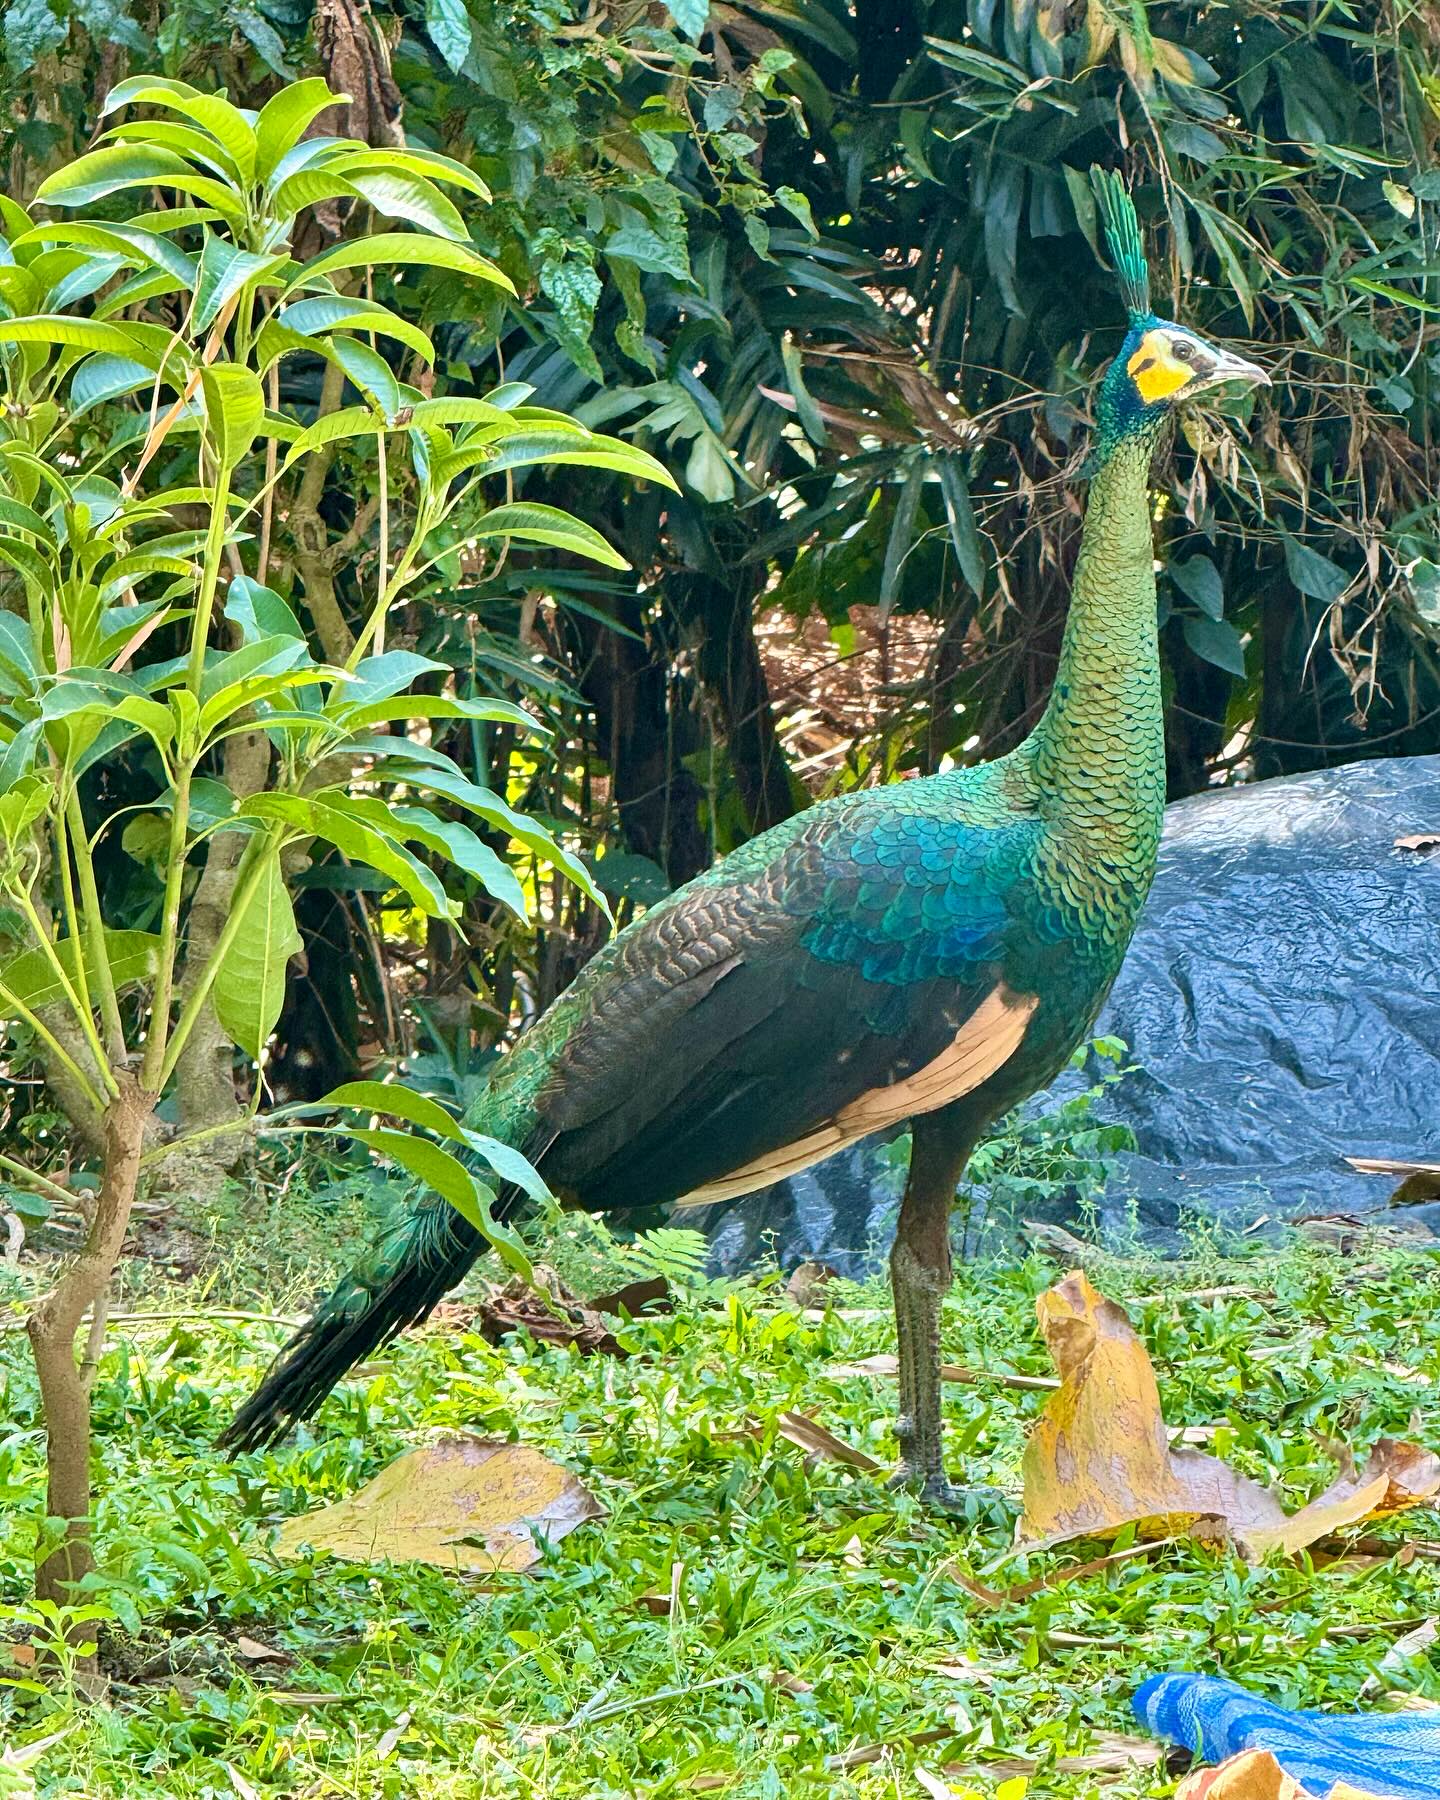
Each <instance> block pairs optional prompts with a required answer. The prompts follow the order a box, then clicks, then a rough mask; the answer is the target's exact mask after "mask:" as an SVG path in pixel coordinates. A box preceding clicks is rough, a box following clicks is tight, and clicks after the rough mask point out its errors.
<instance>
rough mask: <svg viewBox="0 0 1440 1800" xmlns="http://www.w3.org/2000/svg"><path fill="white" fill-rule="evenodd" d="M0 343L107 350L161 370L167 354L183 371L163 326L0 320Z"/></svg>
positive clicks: (64, 317)
mask: <svg viewBox="0 0 1440 1800" xmlns="http://www.w3.org/2000/svg"><path fill="white" fill-rule="evenodd" d="M0 343H3V344H59V345H61V346H62V347H63V348H65V349H68V350H107V351H109V352H110V353H111V354H112V355H115V356H127V357H129V358H130V359H131V360H132V361H134V362H138V363H143V364H144V365H145V366H146V367H147V368H149V369H152V370H154V369H158V368H159V367H160V366H161V362H162V360H163V359H164V357H165V355H166V353H167V351H168V352H171V353H172V355H171V362H170V366H171V368H172V369H174V370H176V371H177V372H179V371H180V369H181V367H182V362H181V358H180V355H179V352H178V347H177V346H176V345H175V343H174V339H173V337H172V334H171V333H170V332H168V331H166V330H165V329H164V327H163V326H160V325H142V324H138V323H132V324H125V325H117V324H114V323H112V322H111V321H109V320H107V319H76V318H72V317H70V315H69V314H68V313H39V314H37V315H36V316H35V317H33V318H29V319H0Z"/></svg>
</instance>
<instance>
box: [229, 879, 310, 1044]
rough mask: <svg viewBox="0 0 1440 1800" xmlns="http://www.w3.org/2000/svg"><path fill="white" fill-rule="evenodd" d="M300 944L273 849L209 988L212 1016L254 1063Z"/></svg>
mask: <svg viewBox="0 0 1440 1800" xmlns="http://www.w3.org/2000/svg"><path fill="white" fill-rule="evenodd" d="M303 948H304V944H303V941H302V940H301V937H300V933H299V932H298V931H297V930H296V928H295V909H294V908H293V907H292V906H291V904H290V895H289V893H288V892H287V890H286V887H285V876H284V873H283V872H282V870H281V867H280V856H279V852H278V851H277V852H275V853H273V854H270V855H267V856H266V858H265V865H264V869H263V871H262V873H261V874H260V876H259V878H258V883H257V885H256V887H255V888H254V889H253V890H252V892H251V894H250V897H249V900H248V902H247V904H246V906H245V911H244V915H243V917H242V920H241V923H240V926H239V928H238V930H237V933H236V936H235V938H234V939H233V941H232V942H231V944H230V947H229V949H228V950H227V951H226V953H225V959H224V961H223V962H222V963H221V964H220V967H219V969H218V971H217V972H216V975H215V986H214V988H213V989H212V990H211V992H212V994H213V996H214V1000H215V1016H216V1017H217V1018H218V1019H219V1021H220V1023H221V1025H223V1026H224V1028H225V1030H226V1031H227V1032H228V1033H229V1034H230V1037H231V1039H232V1041H233V1042H235V1043H237V1044H238V1045H239V1046H240V1048H241V1049H242V1050H243V1051H244V1052H245V1054H246V1055H247V1056H250V1057H253V1058H254V1059H255V1061H257V1062H258V1061H259V1060H260V1056H261V1053H262V1052H263V1050H264V1048H265V1045H266V1044H267V1043H268V1042H269V1039H270V1033H271V1032H272V1031H273V1030H274V1029H275V1024H276V1021H277V1020H278V1019H279V1017H280V1009H281V1007H283V1006H284V1004H285V973H286V967H287V965H288V963H289V961H290V958H291V957H292V956H295V955H297V954H298V953H299V952H300V951H301V950H302V949H303Z"/></svg>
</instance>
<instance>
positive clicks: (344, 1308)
mask: <svg viewBox="0 0 1440 1800" xmlns="http://www.w3.org/2000/svg"><path fill="white" fill-rule="evenodd" d="M1096 191H1097V194H1098V196H1099V199H1100V203H1101V214H1102V218H1103V221H1104V224H1105V230H1106V237H1107V241H1108V244H1109V249H1110V255H1111V259H1112V261H1113V263H1114V265H1115V269H1116V272H1117V276H1118V281H1119V285H1120V289H1121V294H1122V297H1123V299H1124V301H1125V305H1126V310H1127V312H1128V314H1129V334H1128V336H1127V337H1126V339H1125V341H1124V344H1123V346H1122V348H1121V351H1120V354H1119V356H1118V357H1117V358H1116V360H1115V362H1114V364H1113V366H1112V367H1111V369H1110V370H1109V372H1108V374H1107V375H1106V377H1105V380H1104V382H1103V384H1102V387H1101V389H1100V396H1099V408H1098V433H1097V442H1096V454H1095V457H1094V461H1093V478H1092V485H1091V489H1090V497H1089V504H1088V507H1087V509H1086V514H1085V527H1084V536H1083V540H1082V543H1081V549H1080V557H1079V561H1078V563H1077V566H1076V570H1075V580H1074V589H1073V593H1072V597H1071V602H1070V612H1069V619H1068V622H1067V624H1066V628H1065V636H1064V642H1063V645H1062V648H1061V652H1060V661H1059V667H1058V669H1057V672H1056V677H1055V687H1054V691H1053V693H1052V695H1051V697H1050V700H1049V703H1048V705H1047V707H1046V710H1045V713H1044V715H1043V717H1042V718H1041V720H1040V722H1039V724H1038V725H1037V726H1036V728H1035V730H1034V732H1033V733H1032V734H1031V736H1030V737H1029V738H1028V739H1027V740H1026V741H1025V742H1024V743H1023V744H1021V745H1020V746H1019V748H1018V749H1016V750H1014V751H1012V752H1011V753H1010V754H1009V755H1007V756H1004V757H1002V758H1000V759H999V760H998V761H995V762H992V763H987V764H982V765H980V766H978V767H975V768H965V769H956V770H953V771H951V772H948V773H944V774H940V775H934V776H931V777H929V778H927V779H924V780H917V781H909V782H903V783H900V784H898V785H896V786H892V787H884V788H876V789H869V790H866V791H862V792H858V793H853V794H847V795H845V796H843V797H841V798H838V799H834V800H829V801H826V802H824V803H822V804H819V805H816V806H814V807H811V808H810V809H809V810H808V811H806V812H803V813H801V814H800V815H799V816H798V817H796V818H794V819H790V820H787V821H786V822H785V823H784V824H781V825H778V826H776V827H775V828H774V829H773V830H770V831H767V832H765V833H764V834H763V835H762V836H760V837H757V838H755V839H753V840H752V841H751V842H749V843H747V844H745V845H743V846H742V847H741V848H740V849H738V850H736V851H734V852H732V853H731V854H730V855H729V856H727V857H725V858H724V859H723V860H722V861H720V862H719V863H717V864H716V865H715V867H714V868H713V869H711V870H709V871H708V872H707V873H705V874H703V875H701V876H699V877H698V878H697V879H695V880H694V881H692V882H690V883H689V884H688V885H687V886H685V887H683V888H681V889H680V890H679V891H678V892H676V893H675V894H672V895H671V896H670V897H669V898H668V899H666V900H664V901H663V902H661V903H660V904H659V905H657V906H654V907H652V908H651V910H650V911H649V912H647V913H646V914H645V916H644V917H643V918H641V919H639V920H637V921H636V922H635V923H634V924H632V925H630V926H628V927H627V928H626V929H625V930H624V931H622V932H621V933H620V934H619V935H618V936H617V937H616V938H615V939H614V940H613V941H612V942H611V943H610V944H609V945H608V946H607V948H606V949H604V950H603V951H602V952H601V953H600V954H599V955H598V956H597V957H596V958H595V959H594V961H593V962H591V963H590V964H589V966H588V967H587V968H586V969H585V970H584V971H583V972H582V973H581V974H580V975H579V976H578V978H577V979H576V980H575V982H574V983H573V984H572V986H571V987H570V988H568V989H567V990H566V992H565V993H563V994H562V995H561V996H560V997H559V998H558V999H557V1000H556V1001H555V1003H554V1004H553V1005H552V1006H551V1007H550V1009H549V1010H548V1012H546V1013H545V1015H544V1016H543V1017H542V1018H541V1019H540V1020H539V1022H538V1023H537V1024H536V1025H535V1026H534V1027H533V1028H532V1029H531V1030H530V1031H529V1032H528V1033H527V1034H526V1035H525V1036H523V1037H522V1038H521V1040H520V1041H519V1043H518V1044H517V1045H516V1047H515V1049H514V1050H513V1051H512V1052H511V1053H510V1055H509V1056H508V1057H507V1058H506V1059H505V1061H504V1062H503V1064H502V1065H501V1068H500V1070H499V1073H498V1074H497V1075H496V1076H495V1078H494V1079H493V1081H492V1082H491V1083H490V1085H489V1087H488V1089H487V1091H486V1092H485V1093H484V1094H483V1095H482V1096H481V1098H480V1100H479V1102H478V1103H477V1105H476V1106H475V1108H474V1109H473V1110H472V1115H471V1118H470V1123H471V1124H472V1125H473V1126H474V1127H475V1128H476V1129H478V1130H481V1131H484V1132H486V1133H488V1134H490V1135H491V1136H494V1137H498V1138H501V1139H503V1140H504V1141H505V1142H506V1143H507V1144H510V1145H513V1146H515V1147H516V1148H518V1149H520V1150H522V1151H524V1152H525V1154H526V1155H527V1156H528V1157H529V1158H530V1159H531V1161H532V1162H533V1163H534V1164H535V1165H536V1166H537V1167H538V1168H539V1170H540V1171H541V1173H542V1174H543V1176H544V1177H545V1179H546V1181H547V1182H548V1183H549V1185H550V1187H551V1188H552V1189H553V1190H554V1191H555V1192H556V1193H557V1194H559V1195H561V1196H562V1197H564V1198H566V1199H568V1200H570V1201H573V1202H574V1203H575V1204H577V1205H579V1206H581V1207H584V1208H587V1209H589V1210H591V1211H598V1212H605V1213H619V1214H623V1213H625V1212H627V1211H629V1210H631V1209H636V1208H642V1207H645V1208H648V1207H653V1206H655V1205H657V1204H658V1203H665V1202H676V1203H683V1204H686V1205H693V1204H699V1203H704V1202H707V1201H711V1200H717V1199H722V1198H727V1197H730V1196H733V1195H738V1194H743V1193H746V1192H748V1191H750V1190H751V1189H754V1188H758V1187H761V1186H763V1185H765V1184H766V1183H768V1182H772V1181H775V1180H777V1179H778V1178H779V1177H781V1176H783V1175H787V1174H791V1173H793V1172H795V1171H796V1170H799V1169H802V1168H804V1167H806V1166H807V1165H809V1164H811V1163H814V1162H817V1161H819V1160H820V1159H821V1158H822V1157H826V1156H829V1155H831V1154H833V1153H834V1152H835V1151H837V1150H839V1149H841V1148H842V1147H843V1146H845V1145H847V1144H850V1143H852V1142H854V1141H855V1140H856V1139H858V1138H862V1137H865V1136H867V1135H868V1134H869V1133H871V1132H876V1131H881V1130H883V1129H885V1128H887V1127H890V1126H894V1125H896V1124H898V1123H899V1122H901V1121H902V1120H909V1121H911V1122H912V1125H913V1132H914V1148H913V1153H912V1157H911V1163H910V1171H909V1178H908V1183H907V1186H906V1190H905V1196H904V1200H903V1203H902V1206H901V1210H900V1218H899V1223H898V1228H897V1231H896V1237H895V1245H894V1249H893V1252H892V1254H891V1259H890V1268H891V1278H892V1282H893V1287H894V1295H895V1320H896V1329H897V1332H898V1347H899V1364H900V1372H899V1384H900V1416H899V1422H898V1426H897V1435H898V1439H899V1445H900V1450H901V1464H900V1470H899V1473H898V1475H897V1477H896V1479H897V1482H903V1483H905V1484H907V1485H910V1486H913V1487H914V1488H916V1489H918V1491H919V1492H920V1494H921V1495H922V1496H923V1498H924V1499H925V1500H926V1501H927V1502H929V1503H931V1504H932V1505H935V1506H937V1507H939V1508H941V1509H951V1508H953V1507H954V1506H955V1505H957V1504H959V1502H960V1500H961V1498H962V1495H961V1491H960V1490H958V1489H955V1488H952V1487H951V1485H950V1483H949V1482H948V1480H947V1478H946V1473H945V1466H944V1460H943V1456H942V1440H941V1413H940V1307H941V1301H942V1299H943V1297H944V1294H945V1292H946V1290H947V1287H948V1285H949V1281H950V1232H949V1219H950V1211H951V1205H952V1202H953V1199H954V1195H955V1189H956V1185H957V1183H958V1181H959V1179H960V1176H961V1174H962V1172H963V1170H964V1167H965V1163H966V1159H967V1158H968V1156H969V1154H970V1151H971V1149H972V1148H973V1146H974V1145H975V1143H976V1142H977V1141H978V1139H979V1138H980V1137H981V1135H982V1134H983V1133H984V1132H985V1131H986V1129H987V1128H988V1127H989V1126H991V1125H992V1124H993V1123H994V1121H995V1120H996V1119H998V1118H999V1117H1000V1116H1001V1114H1003V1113H1005V1112H1006V1111H1008V1110H1009V1109H1010V1108H1011V1107H1013V1106H1015V1105H1016V1104H1017V1103H1018V1102H1019V1101H1021V1100H1023V1099H1025V1098H1026V1097H1028V1096H1029V1095H1031V1094H1033V1093H1035V1092H1036V1090H1037V1089H1039V1088H1042V1087H1044V1086H1045V1085H1046V1084H1047V1083H1048V1082H1050V1081H1051V1080H1053V1079H1054V1077H1055V1076H1056V1074H1058V1072H1059V1071H1060V1070H1061V1069H1062V1068H1063V1067H1064V1066H1065V1064H1066V1061H1067V1060H1068V1058H1069V1057H1070V1055H1071V1054H1072V1052H1073V1051H1074V1049H1075V1048H1076V1046H1077V1045H1078V1044H1080V1043H1081V1042H1082V1041H1083V1040H1084V1038H1085V1036H1086V1034H1087V1033H1088V1031H1089V1029H1090V1027H1091V1026H1092V1024H1093V1023H1094V1020H1095V1016H1096V1014H1097V1012H1098V1011H1099V1009H1100V1005H1101V1002H1102V1001H1103V1000H1104V998H1105V995H1106V993H1107V992H1108V990H1109V988H1110V985H1111V983H1112V982H1113V980H1114V979H1115V976H1116V974H1117V972H1118V970H1119V968H1120V963H1121V959H1122V958H1123V956H1124V954H1125V950H1126V946H1127V945H1128V943H1129V940H1130V936H1131V933H1132V932H1133V931H1134V928H1135V922H1136V919H1137V916H1138V914H1139V912H1140V908H1141V905H1142V903H1143V902H1144V899H1145V895H1146V892H1147V891H1148V889H1149V885H1150V879H1151V875H1152V873H1153V871H1154V866H1155V856H1156V849H1157V846H1158V843H1159V838H1160V820H1161V812H1162V808H1163V804H1164V797H1165V743H1164V731H1163V721H1162V708H1161V692H1160V663H1159V647H1158V643H1157V637H1156V591H1155V575H1154V563H1153V554H1154V551H1153V543H1152V538H1151V514H1150V500H1149V492H1148V489H1149V472H1150V464H1151V460H1152V457H1153V456H1154V454H1155V451H1156V447H1157V443H1158V440H1159V438H1160V436H1161V433H1162V428H1163V427H1164V424H1165V422H1166V420H1167V418H1168V417H1169V416H1170V413H1171V411H1172V409H1173V407H1174V406H1175V405H1176V404H1177V403H1179V402H1182V401H1185V400H1188V399H1190V398H1191V397H1192V396H1193V395H1196V394H1199V393H1203V392H1205V391H1207V390H1208V389H1211V388H1213V387H1215V386H1216V385H1218V384H1219V383H1221V382H1227V381H1239V382H1247V383H1255V382H1265V383H1267V384H1268V379H1269V378H1268V376H1267V375H1266V374H1265V372H1264V371H1263V370H1262V369H1260V368H1257V367H1256V365H1255V364H1253V363H1250V362H1246V361H1244V360H1242V359H1241V358H1240V357H1238V356H1235V355H1232V354H1231V353H1229V352H1227V351H1225V350H1223V349H1218V348H1216V347H1215V346H1214V345H1212V344H1208V343H1206V342H1204V341H1203V340H1202V339H1201V338H1199V337H1197V336H1196V335H1195V333H1194V332H1192V331H1189V330H1187V329H1186V328H1185V327H1184V326H1182V325H1173V324H1169V323H1166V322H1163V321H1162V320H1160V319H1158V318H1156V317H1155V315H1154V314H1153V313H1152V311H1151V308H1150V284H1149V274H1148V270H1147V267H1146V263H1145V255H1144V249H1143V246H1142V243H1141V237H1140V229H1139V223H1138V221H1137V219H1136V216H1135V212H1134V209H1133V207H1132V205H1131V202H1130V199H1129V196H1128V194H1127V193H1126V192H1125V189H1124V186H1123V184H1122V183H1121V181H1120V179H1119V177H1118V176H1114V175H1109V176H1105V175H1098V176H1097V177H1096ZM520 1199H521V1197H520V1196H519V1195H518V1193H506V1194H502V1196H501V1199H500V1206H501V1209H502V1210H509V1211H511V1212H513V1211H515V1210H516V1209H517V1207H518V1205H519V1203H520ZM483 1248H484V1240H483V1239H482V1238H481V1236H480V1235H479V1234H478V1233H477V1232H476V1230H475V1229H474V1228H473V1227H472V1226H471V1225H470V1224H468V1223H467V1222H466V1221H465V1220H464V1219H463V1218H462V1217H461V1216H460V1215H459V1214H458V1213H457V1212H455V1211H453V1210H452V1209H451V1208H450V1207H449V1206H448V1205H447V1204H446V1202H444V1201H443V1200H441V1199H439V1198H438V1197H434V1196H432V1197H430V1198H429V1199H427V1200H424V1201H422V1202H421V1203H420V1204H418V1205H417V1207H416V1208H415V1210H413V1211H412V1212H411V1213H410V1214H409V1215H408V1217H407V1218H406V1219H405V1221H404V1222H402V1223H401V1224H400V1225H398V1226H397V1227H395V1228H394V1229H393V1230H392V1231H391V1232H390V1233H389V1234H388V1235H387V1236H386V1237H385V1238H384V1239H383V1241H382V1242H381V1243H380V1244H379V1245H378V1247H377V1249H376V1251H375V1253H374V1255H373V1257H372V1258H371V1260H370V1261H369V1262H368V1263H367V1264H366V1265H365V1266H364V1267H362V1268H359V1269H356V1270H355V1271H353V1272H352V1273H351V1274H350V1275H348V1276H347V1277H346V1278H345V1279H344V1280H343V1281H342V1282H341V1283H340V1284H339V1286H338V1287H337V1288H336V1289H335V1291H334V1292H333V1293H332V1294H331V1295H330V1297H329V1298H328V1299H327V1300H326V1301H325V1302H324V1304H323V1305H322V1306H321V1307H320V1309H319V1311H318V1312H317V1313H316V1314H315V1316H314V1317H313V1318H312V1319H311V1320H310V1322H309V1323H308V1324H307V1325H306V1326H305V1327H304V1328H303V1329H302V1330H301V1331H300V1332H299V1333H298V1334H297V1336H296V1337H295V1338H294V1339H293V1340H292V1341H291V1343H290V1344H289V1345H288V1347H287V1348H286V1349H285V1350H284V1351H283V1352H282V1353H281V1355H280V1357H279V1359H278V1360H277V1362H276V1364H275V1366H274V1367H273V1369H272V1370H271V1372H270V1373H269V1374H268V1376H267V1377H266V1379H265V1380H264V1382H263V1383H262V1385H261V1386H260V1387H259V1388H258V1389H257V1390H256V1392H255V1393H254V1394H253V1395H252V1396H251V1398H250V1399H249V1400H248V1402H247V1403H246V1404H245V1406H244V1407H243V1409H242V1410H241V1411H240V1413H239V1414H238V1415H237V1416H236V1418H235V1420H234V1421H233V1423H232V1424H231V1426H230V1428H229V1430H228V1432H227V1433H226V1441H227V1443H228V1445H229V1446H230V1447H231V1448H254V1447H257V1446H260V1445H263V1444H266V1443H269V1442H273V1441H274V1440H275V1439H277V1438H278V1437H280V1436H281V1435H282V1434H283V1433H284V1432H285V1431H286V1430H287V1429H288V1428H289V1427H290V1426H291V1425H292V1424H293V1423H295V1422H296V1421H298V1420H300V1419H303V1418H305V1417H307V1416H308V1415H309V1414H310V1413H311V1412H313V1411H314V1409H315V1408H316V1407H317V1406H318V1405H319V1404H320V1402H321V1401H322V1400H323V1398H324V1397H325V1395H326V1394H327V1393H328V1392H329V1391H330V1389H331V1388H332V1387H333V1386H334V1385H335V1384H336V1382H338V1381H339V1380H341V1378H342V1377H343V1376H344V1375H345V1373H346V1372H347V1371H348V1370H349V1369H351V1368H353V1367H354V1365H355V1364H356V1363H358V1362H360V1361H361V1360H362V1359H364V1358H365V1357H367V1356H369V1355H370V1354H371V1353H372V1352H373V1351H374V1350H375V1349H376V1348H377V1347H378V1346H380V1345H382V1344H384V1343H386V1342H387V1341H388V1340H389V1339H390V1338H392V1337H393V1336H395V1334H396V1333H397V1332H399V1331H402V1330H403V1329H404V1328H405V1327H406V1326H409V1325H412V1324H414V1323H416V1322H417V1321H418V1320H420V1319H423V1318H424V1317H425V1315H426V1314H427V1313H428V1312H429V1311H430V1310H431V1308H432V1307H433V1306H434V1305H435V1303H436V1302H437V1301H438V1300H439V1299H440V1297H441V1295H442V1294H444V1293H445V1292H446V1290H447V1289H448V1288H450V1287H453V1286H454V1284H455V1283H456V1282H458V1281H459V1280H460V1279H461V1277H462V1276H463V1275H464V1274H465V1272H466V1270H467V1269H469V1268H470V1266H471V1264H472V1263H473V1262H474V1261H475V1259H476V1257H477V1256H478V1255H479V1253H480V1251H481V1250H482V1249H483Z"/></svg>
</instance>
